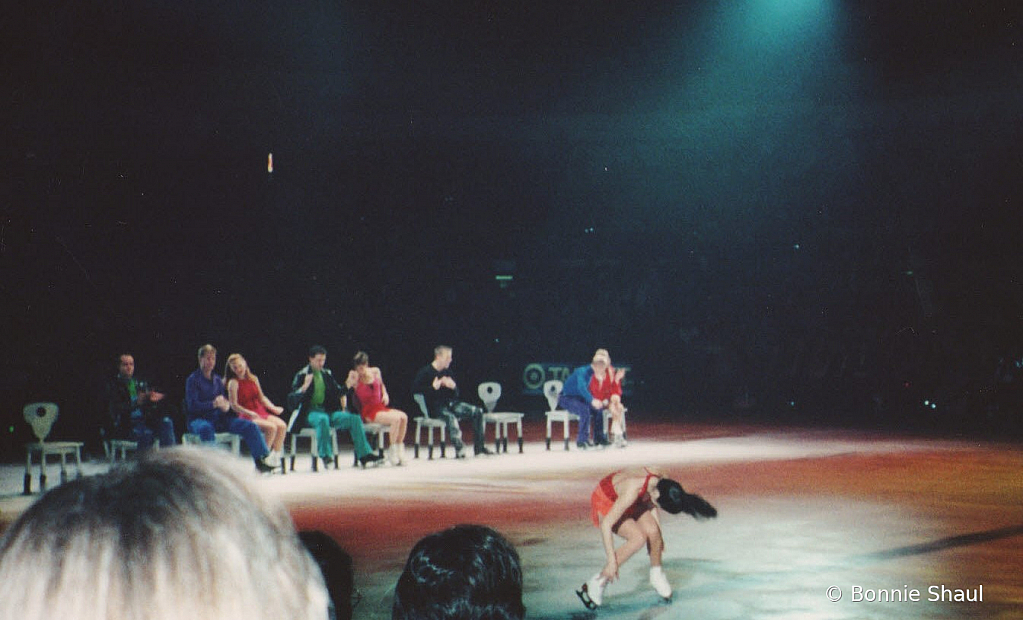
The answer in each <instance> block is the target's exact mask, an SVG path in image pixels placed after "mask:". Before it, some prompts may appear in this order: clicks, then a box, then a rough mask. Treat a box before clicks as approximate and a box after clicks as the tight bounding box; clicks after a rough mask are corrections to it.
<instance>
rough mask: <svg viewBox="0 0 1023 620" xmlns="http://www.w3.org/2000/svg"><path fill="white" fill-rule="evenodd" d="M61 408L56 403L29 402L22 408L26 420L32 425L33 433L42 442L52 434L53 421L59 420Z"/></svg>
mask: <svg viewBox="0 0 1023 620" xmlns="http://www.w3.org/2000/svg"><path fill="white" fill-rule="evenodd" d="M59 412H60V408H59V407H57V405H56V403H29V404H27V405H25V408H24V409H22V415H24V416H25V421H26V422H28V425H29V426H31V427H32V433H33V434H34V435H35V436H36V438H37V439H39V443H42V442H43V440H45V439H46V437H47V435H49V434H50V429H52V428H53V423H54V422H56V421H57V413H59Z"/></svg>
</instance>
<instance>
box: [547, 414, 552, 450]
mask: <svg viewBox="0 0 1023 620" xmlns="http://www.w3.org/2000/svg"><path fill="white" fill-rule="evenodd" d="M547 451H548V452H550V451H551V418H550V416H548V417H547Z"/></svg>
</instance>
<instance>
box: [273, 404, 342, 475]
mask: <svg viewBox="0 0 1023 620" xmlns="http://www.w3.org/2000/svg"><path fill="white" fill-rule="evenodd" d="M297 419H298V409H295V410H293V411H292V412H291V416H290V417H289V418H288V437H290V438H291V441H290V443H289V446H290V448H289V449H288V455H287V456H288V458H289V460H290V461H291V471H295V455H297V454H298V440H299V439H308V440H309V457H310V458H311V459H312V468H313V471H320V461H319V455H318V454H317V453H316V443H317V442H318V441H319V436H318V434H317V432H316V429H315V428H312V427H309V426H307V427H305V428H302V429H299V430H298V432H295V428H294V427H295V420H297ZM330 440H331V442H332V444H333V446H334V469H337V431H336V430H335V429H333V428H332V429H330ZM356 462H358V459H356Z"/></svg>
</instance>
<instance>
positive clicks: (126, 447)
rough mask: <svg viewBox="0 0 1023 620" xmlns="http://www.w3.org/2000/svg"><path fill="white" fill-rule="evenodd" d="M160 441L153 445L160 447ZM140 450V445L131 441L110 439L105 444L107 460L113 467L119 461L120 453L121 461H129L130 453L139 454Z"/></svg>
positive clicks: (104, 449)
mask: <svg viewBox="0 0 1023 620" xmlns="http://www.w3.org/2000/svg"><path fill="white" fill-rule="evenodd" d="M159 444H160V442H159V441H157V442H156V443H154V444H153V446H154V447H155V446H158V445H159ZM138 449H139V443H138V442H137V441H132V440H130V439H108V440H106V441H104V442H103V451H104V452H106V454H107V460H108V461H110V464H111V465H113V464H114V461H116V460H117V455H118V453H120V455H121V460H122V461H124V460H127V459H128V452H137V451H138Z"/></svg>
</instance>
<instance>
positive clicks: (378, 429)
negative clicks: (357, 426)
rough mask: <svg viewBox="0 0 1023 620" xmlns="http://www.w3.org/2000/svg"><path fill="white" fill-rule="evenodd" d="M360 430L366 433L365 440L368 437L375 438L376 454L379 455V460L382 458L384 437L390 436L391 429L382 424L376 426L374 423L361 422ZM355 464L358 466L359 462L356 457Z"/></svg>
mask: <svg viewBox="0 0 1023 620" xmlns="http://www.w3.org/2000/svg"><path fill="white" fill-rule="evenodd" d="M362 429H363V430H364V431H366V439H367V440H368V439H369V436H370V435H375V436H376V444H377V454H379V455H380V458H384V444H385V441H384V436H385V435H390V434H391V427H390V426H385V425H383V424H378V423H376V422H363V423H362ZM370 443H373V442H370ZM355 462H356V464H358V462H359V459H358V457H356V459H355Z"/></svg>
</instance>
